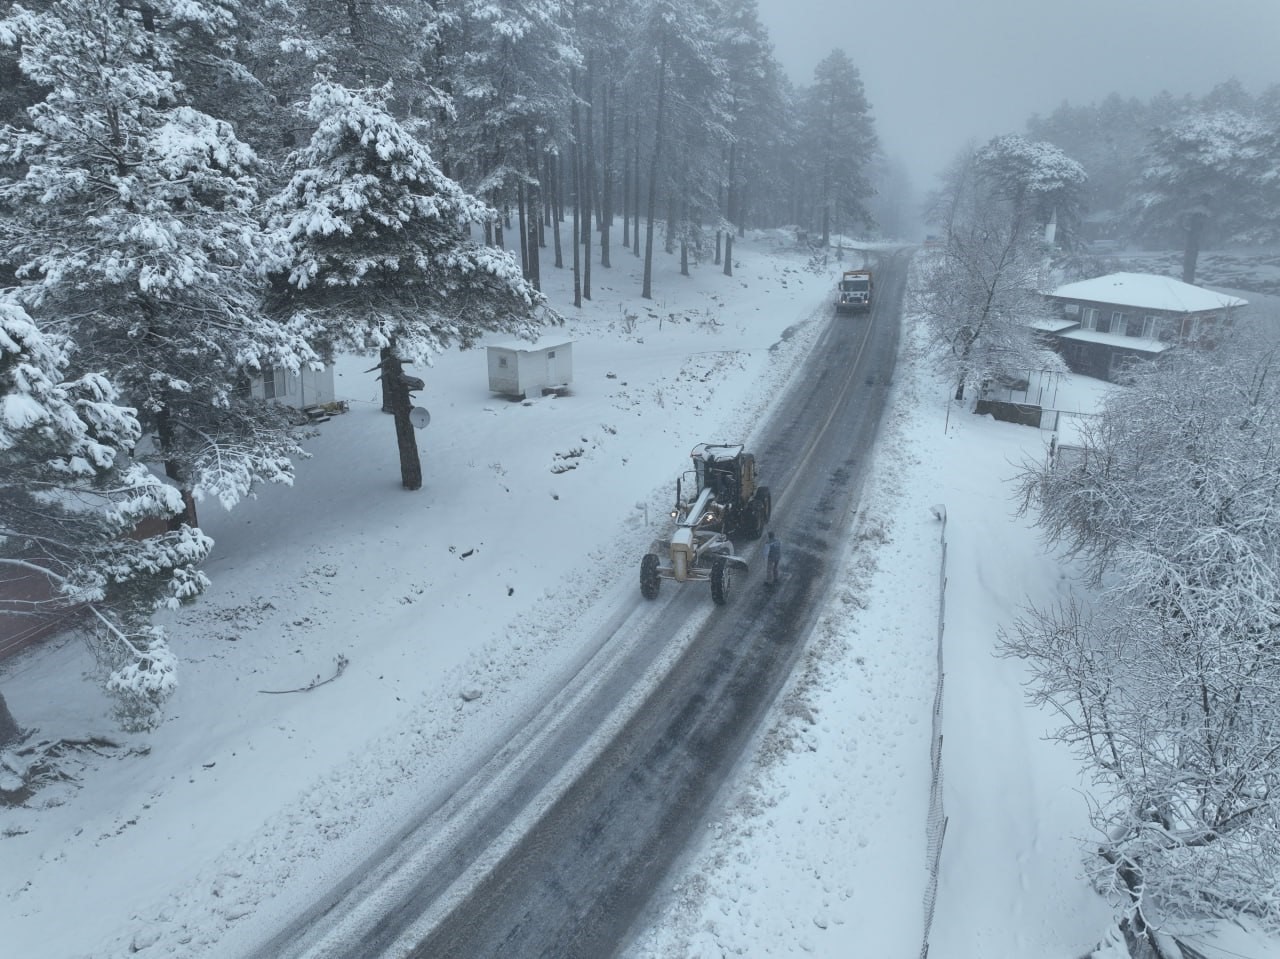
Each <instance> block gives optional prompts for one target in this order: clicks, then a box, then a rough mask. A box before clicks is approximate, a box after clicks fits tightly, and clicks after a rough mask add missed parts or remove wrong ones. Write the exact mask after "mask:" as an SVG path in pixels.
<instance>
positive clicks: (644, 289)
mask: <svg viewBox="0 0 1280 959" xmlns="http://www.w3.org/2000/svg"><path fill="white" fill-rule="evenodd" d="M666 94H667V48H666V45H665V44H664V45H663V47H662V52H661V54H660V55H659V57H658V107H657V119H656V121H655V122H654V135H653V159H652V160H651V161H650V162H649V204H648V220H649V222H648V223H646V224H645V230H644V281H643V283H642V284H641V287H640V295H641V296H642V297H644V298H645V299H646V300H652V299H653V220H654V216H655V214H656V213H657V208H658V169H659V164H660V163H661V158H662V138H663V136H664V135H665V133H666V131H665V130H663V128H662V127H663V121H664V119H665V117H664V115H663V111H664V108H665V107H666V103H665V101H666Z"/></svg>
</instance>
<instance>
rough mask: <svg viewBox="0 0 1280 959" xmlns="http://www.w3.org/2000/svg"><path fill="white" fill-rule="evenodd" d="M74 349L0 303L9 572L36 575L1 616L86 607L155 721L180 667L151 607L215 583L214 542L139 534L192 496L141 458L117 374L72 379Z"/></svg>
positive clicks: (121, 683) (132, 707)
mask: <svg viewBox="0 0 1280 959" xmlns="http://www.w3.org/2000/svg"><path fill="white" fill-rule="evenodd" d="M69 353H70V351H69V348H68V345H67V344H66V342H65V341H63V340H61V339H60V338H59V337H57V336H51V335H46V334H44V333H42V332H41V331H40V330H39V329H38V328H37V327H36V326H35V324H34V323H33V322H31V319H30V318H29V317H28V316H27V315H26V313H25V312H24V311H23V310H22V309H21V308H20V307H18V306H17V305H16V304H13V303H8V302H3V301H0V578H4V579H12V578H13V577H14V575H17V574H34V575H35V580H36V585H35V588H34V589H33V590H28V591H27V592H26V593H25V595H24V597H23V598H14V597H13V596H11V595H10V594H9V593H5V594H0V616H6V617H20V616H29V615H32V614H35V613H43V614H46V615H48V614H52V613H67V614H70V615H80V614H84V617H83V618H84V625H85V627H86V629H87V631H88V633H89V635H90V636H91V637H93V645H94V650H95V653H96V654H97V655H98V657H99V660H100V661H101V662H102V664H103V666H104V667H105V669H106V672H107V679H106V683H107V688H108V690H109V691H110V692H112V693H113V694H114V695H115V696H116V697H117V699H118V701H119V702H120V706H121V712H122V715H124V716H125V717H126V719H127V721H128V722H130V723H131V724H133V725H148V724H150V723H151V722H153V721H154V720H155V717H156V715H157V710H158V708H159V706H160V704H161V703H162V702H163V700H164V699H165V698H166V697H167V696H168V694H169V693H170V692H171V691H172V689H173V686H174V665H175V664H174V659H173V655H172V654H171V653H170V652H169V649H168V645H167V644H166V642H165V639H164V635H163V633H162V632H161V631H160V630H159V629H157V628H154V627H152V626H151V625H150V619H151V614H152V612H153V611H154V610H155V609H156V608H157V607H160V606H174V605H176V604H178V603H180V602H182V601H183V600H186V599H190V598H191V597H193V596H195V595H197V594H198V593H200V592H201V591H202V590H203V589H204V587H205V586H206V585H207V581H206V580H205V577H204V575H203V574H202V573H200V572H199V570H198V569H197V566H198V564H199V563H200V562H202V561H203V560H204V558H205V556H206V555H207V554H208V552H209V548H210V546H211V545H212V542H211V540H209V538H208V537H207V536H205V535H204V534H203V533H201V532H200V531H199V530H197V529H192V528H191V527H189V526H183V527H181V528H180V529H177V530H170V531H167V532H163V533H159V534H157V535H155V536H151V537H148V538H146V539H134V538H132V536H131V535H130V534H131V533H133V531H134V529H135V528H136V527H137V526H138V524H139V523H141V522H143V521H145V520H149V519H150V520H168V519H169V518H170V517H171V516H173V515H174V514H175V513H178V512H180V511H181V509H182V500H181V497H180V496H179V494H178V491H177V490H175V489H173V488H172V487H170V486H167V485H165V484H164V483H162V482H161V481H160V480H159V479H157V478H156V477H155V476H153V475H152V474H151V473H150V472H149V471H148V470H146V469H145V468H144V467H142V466H141V465H139V464H137V463H136V462H133V461H132V460H131V459H130V457H129V451H130V450H131V449H132V447H133V445H134V444H135V443H136V442H137V440H138V438H139V436H140V433H141V429H140V427H139V425H138V421H137V419H136V418H135V417H134V415H133V411H132V410H130V409H126V408H124V407H120V406H117V405H116V403H115V400H116V393H115V390H114V388H113V387H112V386H111V384H110V383H109V382H108V381H107V379H106V378H104V377H102V376H98V375H95V374H89V375H86V376H82V377H79V378H77V379H73V380H67V379H64V374H65V371H66V368H67V366H68V363H69Z"/></svg>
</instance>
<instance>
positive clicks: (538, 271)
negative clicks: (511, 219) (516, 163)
mask: <svg viewBox="0 0 1280 959" xmlns="http://www.w3.org/2000/svg"><path fill="white" fill-rule="evenodd" d="M534 156H535V157H536V156H537V154H536V153H535V154H534ZM534 163H535V165H536V163H537V161H536V160H535V161H534ZM538 194H539V188H538V185H537V182H536V181H535V182H533V183H530V184H529V191H528V196H529V210H528V215H527V216H526V218H525V219H526V223H527V229H528V231H529V232H528V236H526V237H525V246H526V248H527V249H528V251H529V281H530V282H531V283H532V284H533V288H534V289H535V290H541V289H542V238H541V236H540V234H541V232H542V218H541V217H540V216H539V215H538V210H539V208H540V207H541V206H542V201H541V200H540V199H539V197H538Z"/></svg>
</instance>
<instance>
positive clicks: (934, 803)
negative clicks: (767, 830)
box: [920, 506, 947, 959]
mask: <svg viewBox="0 0 1280 959" xmlns="http://www.w3.org/2000/svg"><path fill="white" fill-rule="evenodd" d="M933 512H934V515H935V516H937V517H938V519H939V520H940V521H941V523H942V531H941V533H940V534H939V539H940V540H941V543H942V558H941V560H940V561H939V563H938V682H937V686H936V687H935V689H934V693H933V734H932V742H931V744H930V747H929V761H930V766H931V775H930V778H929V812H928V816H927V819H926V824H925V841H926V844H925V863H926V866H927V867H928V870H929V878H928V881H927V882H926V884H925V891H924V939H923V941H922V942H921V944H920V959H928V956H929V931H930V929H932V927H933V910H934V907H935V906H936V905H937V900H938V873H939V871H940V870H941V867H942V843H943V840H944V839H945V838H946V835H947V813H946V810H945V808H944V807H943V804H942V691H943V685H944V678H945V674H944V673H943V668H942V636H943V632H944V630H945V628H946V617H947V509H946V507H945V506H935V507H934V508H933Z"/></svg>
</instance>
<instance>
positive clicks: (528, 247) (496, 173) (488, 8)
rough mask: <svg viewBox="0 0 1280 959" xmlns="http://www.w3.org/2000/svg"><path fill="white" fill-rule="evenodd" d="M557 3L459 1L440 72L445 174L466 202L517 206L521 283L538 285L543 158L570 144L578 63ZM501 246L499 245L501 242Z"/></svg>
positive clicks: (545, 0) (546, 0) (535, 0)
mask: <svg viewBox="0 0 1280 959" xmlns="http://www.w3.org/2000/svg"><path fill="white" fill-rule="evenodd" d="M564 20H565V14H564V10H563V8H562V4H561V3H560V2H558V0H497V2H490V0H463V2H462V3H461V5H460V13H459V18H458V22H457V23H456V24H455V26H454V28H453V29H454V30H456V32H457V33H458V37H457V38H456V40H457V41H458V42H456V45H455V46H452V47H450V48H446V51H447V52H446V54H445V56H444V57H443V61H444V62H443V67H444V69H445V70H446V71H447V72H448V76H449V78H450V86H451V88H452V90H453V91H454V108H455V110H456V117H455V120H454V121H453V122H452V123H450V124H449V128H448V147H449V155H450V159H451V170H452V171H453V173H454V175H455V177H456V178H457V180H458V181H459V183H461V184H462V186H463V187H464V188H465V189H466V190H467V191H468V192H470V193H471V194H473V195H475V196H477V197H483V198H484V199H485V200H486V201H487V202H488V203H489V204H490V205H492V206H494V207H495V208H497V209H506V208H510V207H515V208H516V211H517V217H518V221H519V222H520V223H521V224H523V229H521V230H520V237H519V249H520V253H521V262H522V265H523V269H524V275H525V278H526V279H528V280H529V281H530V282H531V283H532V284H533V285H534V286H535V287H539V286H540V285H541V281H540V276H539V273H540V270H539V260H538V249H537V242H536V241H535V242H532V243H531V242H530V239H529V228H530V227H531V226H536V225H537V221H538V218H539V216H540V215H541V209H542V197H543V195H544V193H545V191H546V189H547V185H546V184H544V183H543V182H542V171H543V169H544V167H545V164H544V162H543V161H544V157H545V155H546V151H547V150H548V149H562V148H564V147H565V146H567V145H568V144H569V141H570V134H569V130H568V117H569V110H570V103H571V102H572V100H573V91H572V89H571V87H570V71H571V69H573V68H574V67H575V66H576V65H577V64H578V62H579V60H580V56H579V53H578V50H577V48H576V46H575V45H574V42H573V38H572V36H571V35H570V32H569V30H568V29H567V27H566V26H565V23H564ZM504 245H505V242H504Z"/></svg>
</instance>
